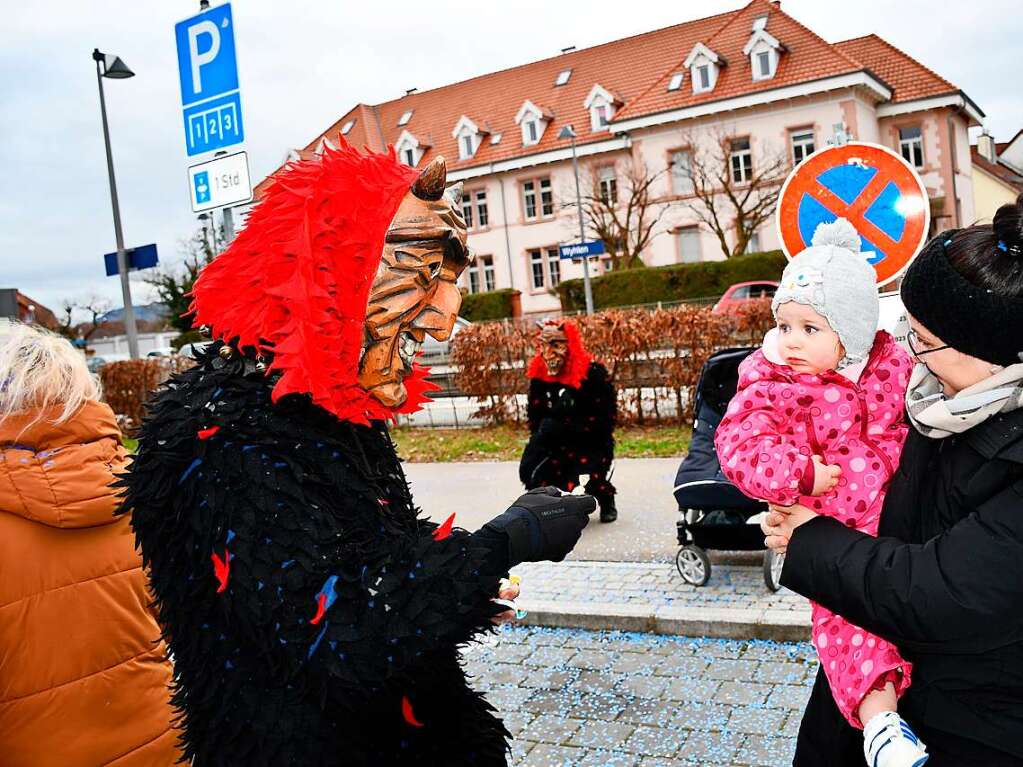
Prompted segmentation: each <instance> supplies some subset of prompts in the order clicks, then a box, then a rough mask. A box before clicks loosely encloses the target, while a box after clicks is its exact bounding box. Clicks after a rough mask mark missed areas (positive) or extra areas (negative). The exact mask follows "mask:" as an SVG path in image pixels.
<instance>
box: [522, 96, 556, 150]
mask: <svg viewBox="0 0 1023 767" xmlns="http://www.w3.org/2000/svg"><path fill="white" fill-rule="evenodd" d="M547 122H548V121H547V120H546V119H545V118H544V113H543V110H542V109H540V107H538V106H537V105H536V104H534V103H533V102H532V101H530V100H529V99H526V100H525V101H524V102H523V104H522V106H521V107H519V111H518V114H516V115H515V123H516V124H517V125H519V127H520V128H521V129H522V146H534V145H536V144H539V143H540V140H541V139H542V138H543V133H544V131H545V130H546V129H547ZM531 123H532V130H531V129H530V127H531V126H530V124H531Z"/></svg>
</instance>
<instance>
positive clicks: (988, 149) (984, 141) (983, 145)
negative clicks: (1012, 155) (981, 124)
mask: <svg viewBox="0 0 1023 767" xmlns="http://www.w3.org/2000/svg"><path fill="white" fill-rule="evenodd" d="M977 152H979V153H980V156H981V157H983V158H984V159H985V160H987V161H988V162H998V155H997V153H996V152H995V140H994V138H992V137H991V134H990V133H988V132H987V131H986V130H985V131H984V132H983V133H981V134H980V135H979V136H978V137H977Z"/></svg>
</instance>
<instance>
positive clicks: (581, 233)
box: [572, 131, 593, 314]
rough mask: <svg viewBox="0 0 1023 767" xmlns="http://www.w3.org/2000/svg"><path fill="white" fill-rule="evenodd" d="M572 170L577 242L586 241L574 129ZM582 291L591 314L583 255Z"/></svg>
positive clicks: (586, 259)
mask: <svg viewBox="0 0 1023 767" xmlns="http://www.w3.org/2000/svg"><path fill="white" fill-rule="evenodd" d="M572 170H574V171H575V205H576V207H577V208H578V209H579V244H580V245H581V244H582V243H584V242H585V241H586V234H585V231H584V227H583V202H582V196H581V195H580V193H579V158H578V157H577V156H576V153H575V131H572ZM583 292H584V293H585V294H586V313H587V314H593V288H592V287H590V259H589V257H588V256H585V257H583Z"/></svg>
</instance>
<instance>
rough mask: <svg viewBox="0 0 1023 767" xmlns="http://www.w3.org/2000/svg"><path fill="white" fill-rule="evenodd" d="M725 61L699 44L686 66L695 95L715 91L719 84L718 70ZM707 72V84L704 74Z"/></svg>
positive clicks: (690, 55) (690, 53)
mask: <svg viewBox="0 0 1023 767" xmlns="http://www.w3.org/2000/svg"><path fill="white" fill-rule="evenodd" d="M723 64H724V59H722V58H721V57H720V56H718V55H717V54H716V53H714V51H712V50H711V49H710V48H708V47H707V46H706V45H704V44H703V43H697V44H696V45H695V46H693V50H692V51H690V52H689V56H687V57H686V60H685V62H684V64H683V65H684V66H686V67H688V68H689V77H690V79H691V80H692V83H693V93H707V92H709V91H712V90H714V86H715V85H716V84H717V79H718V69H719V68H720V67H721V66H722V65H723ZM704 67H706V69H704ZM704 72H706V82H704V77H703V73H704Z"/></svg>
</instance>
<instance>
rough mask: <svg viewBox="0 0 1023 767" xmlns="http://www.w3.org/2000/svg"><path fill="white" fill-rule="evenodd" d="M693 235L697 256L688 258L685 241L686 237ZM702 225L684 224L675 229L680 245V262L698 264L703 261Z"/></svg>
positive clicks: (678, 245)
mask: <svg viewBox="0 0 1023 767" xmlns="http://www.w3.org/2000/svg"><path fill="white" fill-rule="evenodd" d="M687 236H688V237H692V238H693V242H695V244H696V257H695V258H686V252H685V248H684V247H683V243H684V242H685V240H684V239H683V238H684V237H687ZM700 239H701V238H700V227H698V226H682V227H679V228H678V229H677V230H676V231H675V242H676V244H677V247H678V262H679V263H680V264H698V263H700V262H701V261H703V248H702V247H701V242H700Z"/></svg>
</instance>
